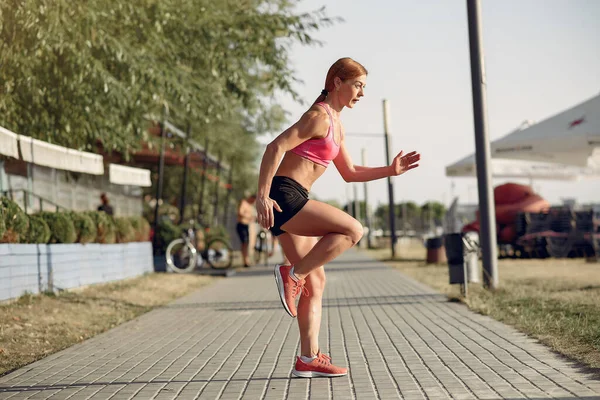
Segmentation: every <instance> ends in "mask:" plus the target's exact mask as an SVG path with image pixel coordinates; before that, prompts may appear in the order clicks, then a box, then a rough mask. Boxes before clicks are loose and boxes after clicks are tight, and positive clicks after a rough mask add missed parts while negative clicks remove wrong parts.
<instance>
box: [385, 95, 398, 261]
mask: <svg viewBox="0 0 600 400" xmlns="http://www.w3.org/2000/svg"><path fill="white" fill-rule="evenodd" d="M389 114H390V111H389V103H388V101H387V100H383V130H384V134H385V160H386V163H387V165H390V163H391V160H390V140H391V139H390V133H389V125H390V123H389ZM387 184H388V198H389V204H390V206H389V207H390V231H391V234H392V237H391V247H392V258H395V257H396V242H397V238H396V212H395V210H394V184H393V183H392V177H390V176H388V178H387Z"/></svg>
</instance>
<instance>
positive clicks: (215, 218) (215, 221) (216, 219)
mask: <svg viewBox="0 0 600 400" xmlns="http://www.w3.org/2000/svg"><path fill="white" fill-rule="evenodd" d="M216 173H217V179H216V180H215V195H214V197H213V201H214V203H213V225H218V224H219V183H220V182H221V151H219V156H218V158H217V172H216Z"/></svg>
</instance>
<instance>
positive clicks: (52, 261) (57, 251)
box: [0, 242, 154, 301]
mask: <svg viewBox="0 0 600 400" xmlns="http://www.w3.org/2000/svg"><path fill="white" fill-rule="evenodd" d="M152 261H153V260H152V245H151V243H150V242H137V243H122V244H96V243H90V244H85V245H82V244H78V243H76V244H48V245H46V244H0V301H3V300H9V299H13V298H16V297H19V296H21V295H23V294H24V293H32V294H38V293H41V292H45V291H55V290H59V289H72V288H76V287H80V286H85V285H91V284H95V283H104V282H111V281H118V280H121V279H125V278H131V277H135V276H138V275H142V274H144V273H146V272H152V271H153V270H154V266H153V263H152Z"/></svg>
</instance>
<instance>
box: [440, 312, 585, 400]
mask: <svg viewBox="0 0 600 400" xmlns="http://www.w3.org/2000/svg"><path fill="white" fill-rule="evenodd" d="M444 307H445V308H446V309H447V310H448V311H449V312H452V313H453V314H454V315H459V316H460V317H461V318H464V317H466V316H468V313H461V312H459V311H458V310H456V309H455V307H450V305H449V304H444ZM465 307H466V306H465ZM441 316H442V319H445V318H447V317H449V313H442V314H441ZM469 320H470V321H473V319H471V318H469ZM445 321H446V322H447V323H448V324H449V325H451V326H453V327H454V328H455V329H457V330H458V331H460V332H461V333H462V334H463V335H465V336H466V334H465V333H464V332H463V330H462V329H461V327H460V326H456V325H454V324H453V323H452V321H454V319H450V320H446V319H445ZM463 325H466V324H463ZM480 327H481V328H483V329H484V332H485V333H487V334H490V333H491V334H493V335H494V336H496V337H499V338H502V341H501V342H502V343H510V345H511V346H513V347H514V348H516V349H519V350H521V351H523V352H524V353H526V354H527V355H528V356H529V357H530V358H531V359H532V361H533V362H537V363H539V364H541V365H546V366H547V367H550V368H552V369H553V370H555V371H559V370H558V369H556V368H555V367H552V366H550V365H549V364H547V363H545V362H543V361H541V360H540V359H539V358H537V357H535V356H534V355H533V354H532V353H531V352H529V351H527V350H525V349H524V348H522V347H520V346H517V345H515V342H514V341H513V342H509V341H508V340H507V339H506V338H505V337H502V336H501V335H499V334H498V332H496V331H495V330H492V329H488V328H487V327H484V326H483V325H480ZM509 328H511V327H509ZM473 331H474V332H475V333H476V334H477V335H478V337H479V338H481V339H483V340H484V341H485V342H488V343H489V344H490V345H492V346H494V347H495V348H498V349H500V350H502V352H503V354H505V355H507V356H509V357H510V358H511V359H512V360H513V361H514V362H516V363H518V364H521V365H523V366H524V367H526V368H528V369H529V370H531V371H532V372H535V373H537V374H538V375H539V376H541V377H543V378H544V379H546V380H548V381H549V382H552V383H553V384H554V385H556V386H558V387H561V388H562V389H564V390H566V391H568V392H571V393H572V394H575V393H573V392H572V391H570V390H569V389H568V388H566V387H565V386H563V385H562V384H560V383H559V382H556V381H555V380H554V379H552V378H550V377H548V376H546V375H545V374H543V373H541V372H538V369H537V368H535V367H533V366H532V365H530V364H529V363H528V362H526V361H525V360H523V359H522V358H519V357H516V356H515V355H514V354H513V352H512V351H510V350H509V349H508V348H506V347H503V346H501V345H500V343H494V342H493V341H492V339H491V338H490V336H491V335H486V334H484V333H482V330H481V329H480V330H475V329H473ZM516 332H517V331H516V330H515V331H513V329H511V330H510V331H509V332H508V334H509V335H512V334H515V333H516ZM475 343H477V344H478V346H480V347H481V348H482V349H485V350H486V351H487V352H488V353H491V352H490V350H489V349H487V348H486V347H484V346H483V345H482V344H481V343H479V342H477V341H475ZM539 345H540V346H544V345H542V344H539ZM544 350H548V349H546V348H545V346H544ZM491 354H493V355H494V357H495V358H496V359H497V360H499V361H500V362H501V363H502V364H503V365H505V366H507V367H508V368H510V369H512V370H513V371H515V372H516V371H517V370H516V369H515V368H514V367H512V366H510V365H508V364H507V363H506V362H504V361H502V360H501V359H500V358H499V357H498V356H497V355H495V354H494V353H491ZM559 372H560V373H561V375H563V376H565V377H567V378H568V379H569V380H571V381H574V382H576V383H578V384H582V383H581V382H579V381H577V380H574V379H572V378H571V377H570V376H568V375H567V374H565V373H564V371H559ZM517 373H518V372H517ZM519 375H521V376H523V377H524V378H525V379H527V380H529V379H528V378H526V377H525V376H524V375H523V374H522V373H519ZM532 384H533V382H532ZM540 390H542V389H541V388H540Z"/></svg>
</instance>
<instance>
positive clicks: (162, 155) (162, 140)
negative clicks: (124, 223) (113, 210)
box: [152, 105, 169, 250]
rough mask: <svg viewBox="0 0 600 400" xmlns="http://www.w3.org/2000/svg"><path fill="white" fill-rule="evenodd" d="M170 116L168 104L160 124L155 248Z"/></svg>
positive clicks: (155, 245)
mask: <svg viewBox="0 0 600 400" xmlns="http://www.w3.org/2000/svg"><path fill="white" fill-rule="evenodd" d="M168 117H169V109H168V108H167V105H165V106H164V108H163V117H162V122H161V124H160V156H159V159H158V183H157V185H156V205H155V206H154V236H153V238H152V244H153V248H154V250H156V248H157V247H158V207H159V206H160V201H161V200H162V191H163V178H164V172H165V138H166V136H167V128H166V127H167V118H168Z"/></svg>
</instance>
